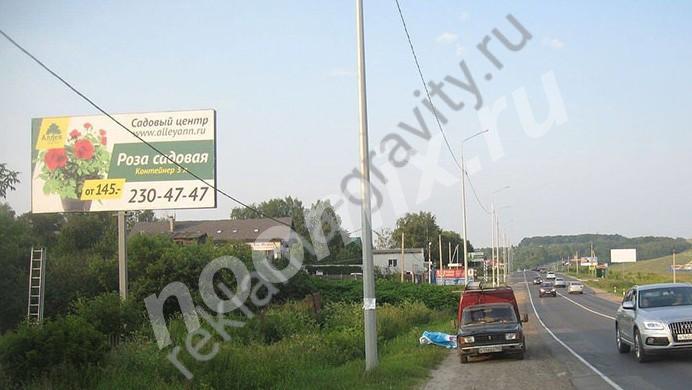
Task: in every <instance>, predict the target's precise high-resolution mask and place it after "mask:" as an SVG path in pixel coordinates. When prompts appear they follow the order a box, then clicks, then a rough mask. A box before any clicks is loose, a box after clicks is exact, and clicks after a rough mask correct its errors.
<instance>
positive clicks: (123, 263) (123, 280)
mask: <svg viewBox="0 0 692 390" xmlns="http://www.w3.org/2000/svg"><path fill="white" fill-rule="evenodd" d="M125 233H126V232H125V212H124V211H118V286H119V288H120V299H121V300H123V301H124V300H126V299H127V237H125Z"/></svg>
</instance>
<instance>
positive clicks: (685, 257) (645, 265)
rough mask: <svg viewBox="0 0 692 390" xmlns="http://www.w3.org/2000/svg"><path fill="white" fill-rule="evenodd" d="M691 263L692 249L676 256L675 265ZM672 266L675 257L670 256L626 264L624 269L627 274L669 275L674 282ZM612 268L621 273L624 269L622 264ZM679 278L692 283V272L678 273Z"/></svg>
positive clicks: (613, 265)
mask: <svg viewBox="0 0 692 390" xmlns="http://www.w3.org/2000/svg"><path fill="white" fill-rule="evenodd" d="M690 262H692V249H690V250H687V251H685V252H682V253H678V254H676V255H675V264H678V265H681V264H687V263H690ZM672 264H673V255H669V256H664V257H659V258H656V259H650V260H641V261H637V262H636V263H632V264H625V265H624V269H625V273H627V272H630V273H636V272H642V273H655V274H662V275H668V276H669V277H670V278H671V280H672V275H673V274H672V272H671V271H670V266H671V265H672ZM611 267H612V268H615V269H617V270H618V271H619V270H620V269H621V267H622V264H612V265H611ZM677 276H680V277H682V278H685V279H687V280H689V281H692V272H678V273H677Z"/></svg>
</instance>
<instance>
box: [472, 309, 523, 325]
mask: <svg viewBox="0 0 692 390" xmlns="http://www.w3.org/2000/svg"><path fill="white" fill-rule="evenodd" d="M461 322H462V324H464V325H473V324H490V323H496V322H499V323H507V322H517V317H516V315H515V314H514V308H513V307H512V306H510V305H507V306H505V305H500V306H480V307H474V306H471V307H468V308H466V309H464V312H463V313H462V318H461Z"/></svg>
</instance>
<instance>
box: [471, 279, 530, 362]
mask: <svg viewBox="0 0 692 390" xmlns="http://www.w3.org/2000/svg"><path fill="white" fill-rule="evenodd" d="M520 318H521V317H520V314H519V306H518V305H517V300H516V298H515V296H514V290H512V288H511V287H507V286H502V287H495V288H484V287H483V286H482V285H479V284H477V285H470V286H469V287H467V289H466V290H465V291H464V293H463V294H462V295H461V298H460V299H459V308H458V312H457V324H458V329H457V340H458V344H459V356H460V358H461V362H462V363H467V362H468V357H469V356H479V355H484V354H496V353H509V354H513V355H515V356H516V357H518V358H519V359H523V358H524V352H525V351H526V343H525V341H524V333H523V329H522V322H526V321H528V315H526V314H525V315H524V318H523V319H520Z"/></svg>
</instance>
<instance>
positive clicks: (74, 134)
mask: <svg viewBox="0 0 692 390" xmlns="http://www.w3.org/2000/svg"><path fill="white" fill-rule="evenodd" d="M80 135H82V133H80V132H79V131H77V129H73V130H72V131H70V137H72V138H77V137H79V136H80Z"/></svg>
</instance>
